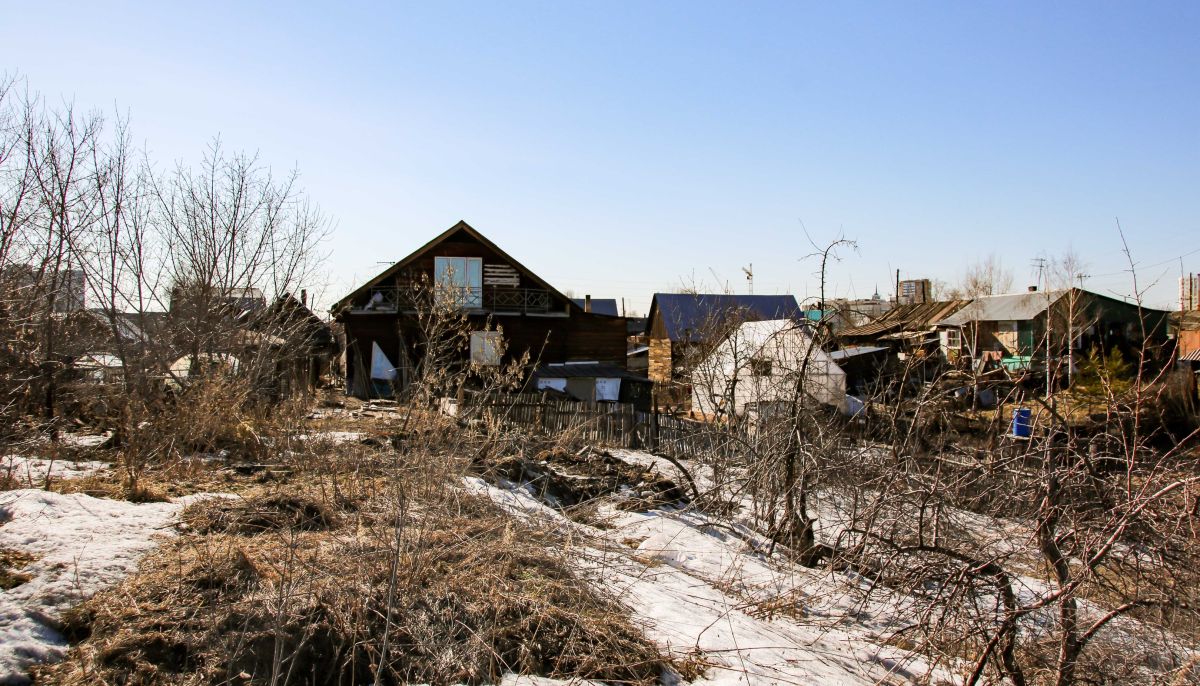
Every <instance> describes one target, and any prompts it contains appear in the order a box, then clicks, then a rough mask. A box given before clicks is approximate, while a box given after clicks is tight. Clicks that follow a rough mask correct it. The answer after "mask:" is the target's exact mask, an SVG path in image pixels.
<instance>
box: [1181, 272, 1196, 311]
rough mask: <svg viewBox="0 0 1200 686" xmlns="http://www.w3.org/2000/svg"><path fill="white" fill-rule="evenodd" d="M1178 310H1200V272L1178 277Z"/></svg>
mask: <svg viewBox="0 0 1200 686" xmlns="http://www.w3.org/2000/svg"><path fill="white" fill-rule="evenodd" d="M1179 310H1180V311H1181V312H1193V311H1195V310H1200V274H1188V275H1187V276H1181V277H1179Z"/></svg>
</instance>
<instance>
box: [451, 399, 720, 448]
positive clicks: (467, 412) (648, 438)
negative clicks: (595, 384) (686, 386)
mask: <svg viewBox="0 0 1200 686" xmlns="http://www.w3.org/2000/svg"><path fill="white" fill-rule="evenodd" d="M460 416H462V417H464V418H469V419H485V420H488V421H494V422H499V423H501V424H506V425H509V426H515V427H520V428H523V429H533V430H535V431H538V432H540V433H542V434H545V435H548V436H563V435H566V436H571V437H575V438H578V439H580V440H583V441H587V442H590V443H594V444H596V445H604V446H610V447H614V448H630V449H641V450H649V451H651V452H655V453H659V454H666V455H670V456H671V457H674V458H677V459H691V458H694V457H698V456H701V455H703V454H705V453H707V452H709V451H711V450H712V449H713V448H714V447H715V446H716V445H717V443H716V438H715V435H714V433H715V432H713V431H711V430H710V429H709V427H708V425H706V424H704V423H702V422H696V421H691V420H687V419H680V418H678V417H672V416H670V415H664V414H659V413H657V412H644V411H641V410H638V409H637V408H635V407H634V406H633V405H631V404H628V403H616V402H588V401H579V400H563V399H559V398H550V397H546V396H543V395H541V394H537V393H515V394H489V395H475V396H468V397H467V398H466V399H465V402H464V404H463V406H462V408H461V409H460Z"/></svg>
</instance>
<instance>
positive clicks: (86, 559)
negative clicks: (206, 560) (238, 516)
mask: <svg viewBox="0 0 1200 686" xmlns="http://www.w3.org/2000/svg"><path fill="white" fill-rule="evenodd" d="M203 497H205V496H203V495H200V496H188V497H185V498H179V499H177V500H175V501H172V502H169V503H146V504H134V503H129V502H125V501H120V500H106V499H102V498H93V497H91V496H87V495H83V494H80V493H72V494H65V495H64V494H61V493H53V492H49V491H43V490H36V489H21V490H15V491H5V492H3V493H0V548H7V549H10V550H17V551H20V552H23V553H28V554H30V555H33V556H34V557H35V558H36V559H35V561H34V562H32V563H30V564H28V565H26V566H25V567H24V568H23V569H21V570H19V571H21V572H22V573H24V574H28V575H30V576H32V577H33V578H32V579H31V580H30V581H28V582H26V583H24V584H21V585H19V586H17V587H15V588H11V589H9V590H6V591H0V683H24V682H27V681H28V676H27V672H28V669H29V667H30V666H31V665H33V664H35V663H39V662H46V661H51V660H57V659H61V658H62V656H63V654H64V653H65V652H66V649H67V644H66V641H65V640H64V639H63V637H62V636H61V635H60V634H59V633H58V631H57V630H56V629H55V628H54V627H55V623H56V620H58V619H59V618H60V617H61V616H62V613H63V612H64V611H65V610H67V609H69V608H70V607H72V606H74V605H76V604H78V603H80V602H81V601H83V600H84V599H86V598H88V597H90V596H91V595H93V594H95V593H96V592H97V591H99V590H101V589H102V588H104V587H106V586H109V585H112V584H114V583H116V582H118V581H120V580H121V579H122V578H124V577H125V576H126V575H128V574H130V573H131V572H133V571H134V570H135V569H136V568H137V565H138V562H139V561H140V560H141V559H142V557H143V556H144V555H146V554H147V553H148V552H150V551H151V550H153V549H154V548H155V547H156V546H157V545H158V544H157V542H156V541H155V537H156V536H157V535H160V534H167V535H170V534H172V533H173V532H172V531H171V530H170V528H169V527H170V524H171V522H173V521H174V520H175V518H176V517H177V516H178V514H179V512H180V510H182V509H183V508H184V507H186V506H187V505H188V504H189V503H191V502H193V501H195V500H196V499H198V498H203Z"/></svg>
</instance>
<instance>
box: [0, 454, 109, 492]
mask: <svg viewBox="0 0 1200 686" xmlns="http://www.w3.org/2000/svg"><path fill="white" fill-rule="evenodd" d="M108 467H109V464H108V463H107V462H99V461H95V460H89V461H86V462H73V461H71V460H47V459H43V458H40V457H25V456H22V455H5V456H4V457H0V477H9V478H11V479H13V480H14V481H16V482H17V483H19V484H24V485H26V486H29V487H30V488H33V487H39V486H43V485H45V483H46V477H47V476H49V477H50V478H51V479H78V478H79V477H81V476H87V475H88V474H95V473H96V472H99V471H102V470H104V469H108Z"/></svg>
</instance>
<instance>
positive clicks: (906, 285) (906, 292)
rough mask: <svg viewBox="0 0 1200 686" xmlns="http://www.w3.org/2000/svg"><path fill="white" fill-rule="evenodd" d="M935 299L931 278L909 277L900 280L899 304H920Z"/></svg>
mask: <svg viewBox="0 0 1200 686" xmlns="http://www.w3.org/2000/svg"><path fill="white" fill-rule="evenodd" d="M932 300H933V286H932V284H931V283H930V282H929V279H908V280H907V281H901V282H900V291H899V295H898V297H897V301H898V302H897V304H899V305H920V304H922V303H927V302H930V301H932Z"/></svg>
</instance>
